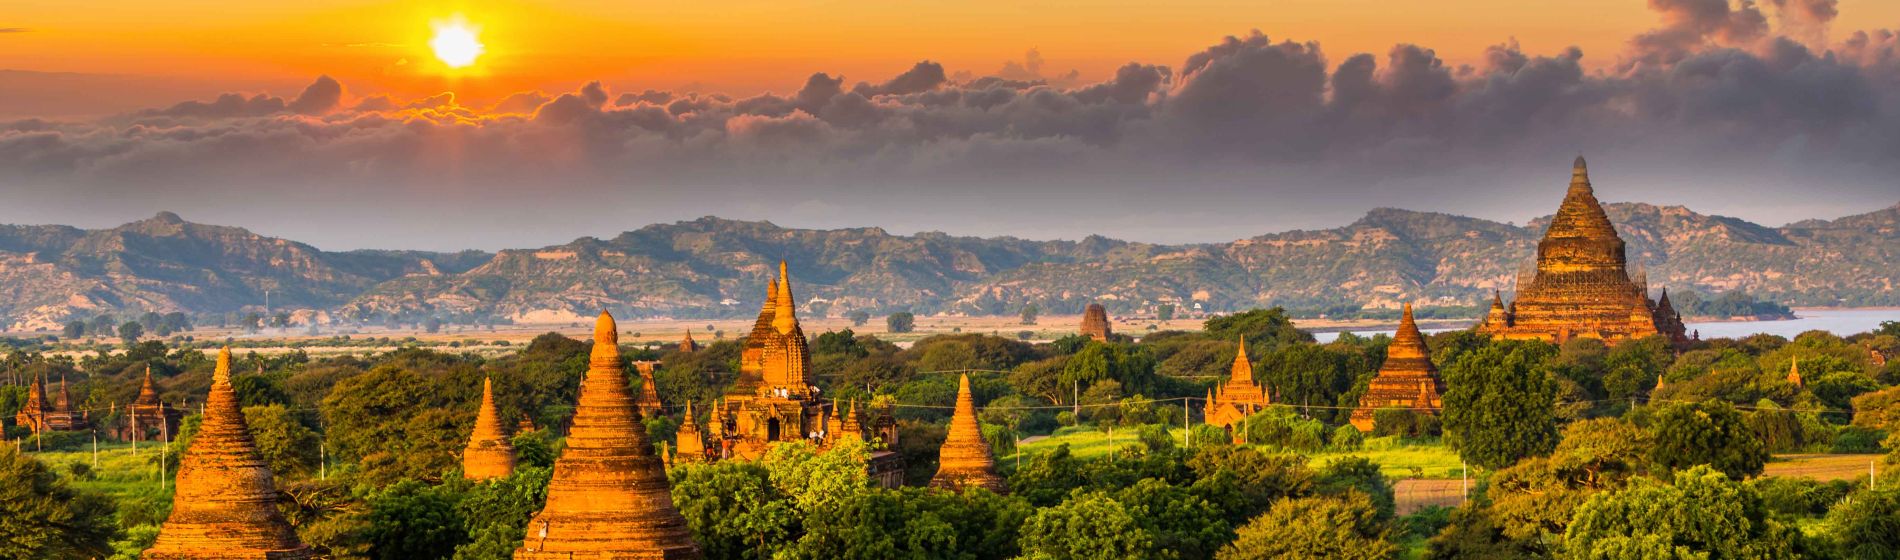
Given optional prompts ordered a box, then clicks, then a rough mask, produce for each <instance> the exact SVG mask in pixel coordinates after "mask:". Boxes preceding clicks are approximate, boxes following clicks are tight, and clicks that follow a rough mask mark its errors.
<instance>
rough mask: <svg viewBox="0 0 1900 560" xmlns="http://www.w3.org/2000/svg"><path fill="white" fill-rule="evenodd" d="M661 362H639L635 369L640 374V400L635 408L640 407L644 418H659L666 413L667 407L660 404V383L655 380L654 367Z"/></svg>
mask: <svg viewBox="0 0 1900 560" xmlns="http://www.w3.org/2000/svg"><path fill="white" fill-rule="evenodd" d="M657 365H660V363H659V362H651V361H638V362H634V363H633V368H634V369H635V370H638V371H639V372H640V398H639V400H637V401H634V406H638V407H640V414H641V415H642V416H659V415H661V414H665V413H666V405H665V404H664V403H661V402H660V390H659V385H660V384H659V382H657V381H654V380H653V367H654V366H657Z"/></svg>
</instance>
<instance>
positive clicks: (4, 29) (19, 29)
mask: <svg viewBox="0 0 1900 560" xmlns="http://www.w3.org/2000/svg"><path fill="white" fill-rule="evenodd" d="M28 31H32V30H31V29H27V28H25V27H0V35H4V34H7V33H26V32H28Z"/></svg>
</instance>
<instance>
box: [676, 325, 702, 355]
mask: <svg viewBox="0 0 1900 560" xmlns="http://www.w3.org/2000/svg"><path fill="white" fill-rule="evenodd" d="M679 351H680V352H685V353H689V354H690V353H693V352H698V351H699V342H696V341H694V340H693V331H692V329H687V330H686V337H685V338H682V339H680V347H679Z"/></svg>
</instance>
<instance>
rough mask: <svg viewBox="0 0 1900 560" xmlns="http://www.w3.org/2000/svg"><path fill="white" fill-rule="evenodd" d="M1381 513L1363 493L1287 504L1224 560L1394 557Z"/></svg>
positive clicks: (1225, 552)
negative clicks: (1380, 516)
mask: <svg viewBox="0 0 1900 560" xmlns="http://www.w3.org/2000/svg"><path fill="white" fill-rule="evenodd" d="M1386 533H1387V530H1386V528H1385V525H1384V524H1383V523H1381V522H1380V521H1379V515H1378V510H1377V509H1376V508H1374V507H1373V505H1372V501H1371V500H1370V499H1367V498H1366V496H1365V495H1364V494H1359V493H1357V492H1352V493H1348V494H1346V495H1345V496H1343V497H1334V496H1321V497H1312V498H1298V499H1292V500H1285V501H1282V502H1280V503H1278V504H1274V506H1273V509H1271V510H1268V511H1267V513H1266V515H1262V516H1260V517H1256V518H1254V520H1253V521H1249V522H1247V524H1246V525H1244V526H1242V527H1241V528H1240V530H1239V531H1238V535H1237V538H1235V539H1234V542H1233V543H1231V544H1228V545H1227V546H1226V547H1225V548H1222V549H1221V550H1220V553H1219V554H1218V555H1216V556H1215V558H1217V559H1219V560H1266V559H1269V558H1351V559H1372V558H1391V557H1392V556H1393V555H1395V554H1396V553H1397V552H1398V547H1396V546H1393V544H1392V543H1390V542H1387V541H1386Z"/></svg>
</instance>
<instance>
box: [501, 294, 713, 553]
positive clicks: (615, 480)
mask: <svg viewBox="0 0 1900 560" xmlns="http://www.w3.org/2000/svg"><path fill="white" fill-rule="evenodd" d="M622 368H623V366H622V364H621V363H620V347H619V336H618V335H617V334H616V331H615V326H614V319H613V316H612V315H608V314H606V313H601V314H600V319H599V320H597V321H595V323H594V348H593V350H592V352H591V354H590V356H589V360H588V367H587V374H586V377H585V380H584V383H582V384H581V395H580V402H579V403H578V405H577V406H576V407H575V409H574V420H573V428H572V429H571V430H569V432H568V436H567V445H566V447H565V448H564V449H562V450H561V457H560V458H559V459H557V460H555V462H554V477H553V479H552V480H551V481H550V482H549V483H548V499H547V505H546V506H545V507H543V508H542V509H541V511H540V513H536V514H535V515H534V518H533V519H531V520H529V522H528V531H527V533H528V534H527V539H526V541H525V542H524V543H522V547H521V548H518V549H516V550H515V556H514V557H515V559H516V560H556V559H559V560H568V559H571V558H601V559H606V558H613V559H641V560H672V559H676V558H700V557H701V556H700V550H699V545H698V544H697V543H695V542H693V536H692V533H691V532H689V531H688V530H687V527H686V518H684V517H681V516H680V513H679V510H677V509H674V507H673V497H672V494H671V492H670V491H669V490H668V487H667V481H666V470H665V467H664V466H663V465H662V464H661V460H660V457H658V456H656V455H654V453H653V448H652V446H651V445H649V444H648V442H647V438H646V428H645V426H644V425H642V424H641V422H640V412H639V410H638V409H636V408H635V407H634V404H633V391H631V390H629V388H628V387H627V374H626V371H625V370H624V369H622Z"/></svg>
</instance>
